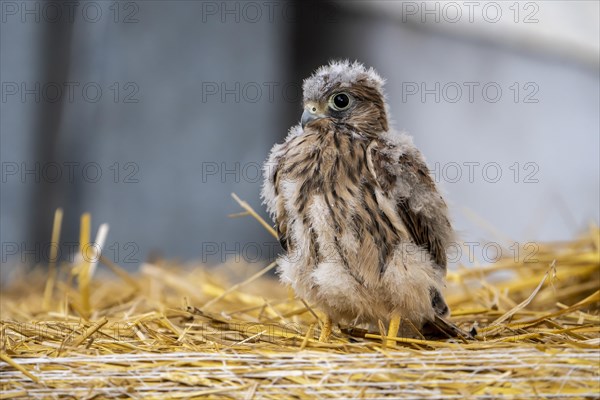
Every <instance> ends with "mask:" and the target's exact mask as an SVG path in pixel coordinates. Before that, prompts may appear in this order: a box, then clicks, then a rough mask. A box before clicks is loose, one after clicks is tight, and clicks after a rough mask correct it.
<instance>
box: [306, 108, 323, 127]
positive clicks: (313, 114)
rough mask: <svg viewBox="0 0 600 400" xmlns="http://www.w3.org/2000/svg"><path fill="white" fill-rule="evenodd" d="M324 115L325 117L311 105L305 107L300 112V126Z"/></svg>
mask: <svg viewBox="0 0 600 400" xmlns="http://www.w3.org/2000/svg"><path fill="white" fill-rule="evenodd" d="M313 110H314V111H313ZM325 117H326V115H323V114H319V113H318V112H317V110H316V109H315V108H314V107H312V108H311V107H306V108H305V109H304V112H303V113H302V120H301V123H302V128H304V126H305V125H306V124H308V123H309V122H311V121H315V120H317V119H320V118H325Z"/></svg>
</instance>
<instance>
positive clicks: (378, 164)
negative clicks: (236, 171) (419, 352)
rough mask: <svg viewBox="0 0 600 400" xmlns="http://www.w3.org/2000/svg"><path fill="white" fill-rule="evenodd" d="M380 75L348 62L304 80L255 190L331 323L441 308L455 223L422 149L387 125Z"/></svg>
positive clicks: (291, 272) (420, 318) (288, 262)
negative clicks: (293, 115) (292, 122)
mask: <svg viewBox="0 0 600 400" xmlns="http://www.w3.org/2000/svg"><path fill="white" fill-rule="evenodd" d="M382 85H383V80H382V79H381V78H380V77H379V76H378V75H377V74H376V73H375V72H374V71H373V70H372V69H366V68H365V67H364V66H363V65H362V64H359V63H349V62H347V61H342V62H332V63H330V64H329V65H327V66H324V67H321V68H320V69H319V70H317V72H315V74H314V75H313V76H311V77H310V78H308V79H307V80H305V82H304V105H305V112H304V114H303V118H302V124H301V125H297V126H295V127H293V128H292V129H291V130H290V133H289V135H288V137H287V138H286V140H285V142H284V143H283V144H280V145H275V146H274V147H273V149H272V151H271V155H270V157H269V160H268V161H267V163H266V164H265V173H266V177H265V184H264V187H263V192H262V195H263V198H264V200H265V203H266V204H267V209H268V211H269V212H270V213H271V215H272V216H273V217H274V219H275V226H276V229H277V232H278V234H279V237H280V241H281V244H282V246H283V247H284V249H286V250H287V254H286V255H284V256H282V257H281V258H280V259H279V260H278V262H279V274H280V275H281V278H282V280H283V281H284V282H286V283H289V284H291V285H292V287H293V288H294V290H295V291H296V293H297V295H298V296H300V297H302V298H304V299H305V300H307V301H309V302H311V303H312V304H315V305H316V306H318V307H320V308H321V309H322V310H323V311H324V312H325V313H326V314H327V315H328V316H329V317H330V318H331V319H333V321H336V322H347V323H371V324H376V323H377V321H378V320H382V321H384V322H389V320H390V317H391V316H392V315H393V314H399V315H400V316H402V317H403V318H405V319H408V320H409V321H410V322H411V323H412V324H413V325H415V326H417V327H421V326H422V325H423V324H424V323H425V322H427V321H433V320H434V319H435V318H436V316H438V317H443V316H446V315H447V314H448V307H447V306H446V303H445V302H444V299H443V297H442V294H441V293H442V292H441V291H442V287H443V285H444V277H445V274H446V253H445V252H446V249H447V247H448V245H449V242H450V240H451V238H452V228H451V226H450V223H449V222H448V217H447V213H448V211H447V207H446V204H445V203H444V200H443V199H442V197H441V196H440V195H439V193H438V191H437V189H436V187H435V184H434V182H433V180H432V179H431V177H430V175H429V172H428V169H427V166H426V164H425V162H424V159H423V157H422V156H421V154H420V152H419V151H418V150H417V149H416V148H415V147H414V146H413V144H412V140H411V138H410V137H408V136H406V135H404V134H398V133H396V132H394V131H393V130H390V129H389V122H388V115H387V114H388V113H387V106H386V103H385V98H384V95H383V91H382Z"/></svg>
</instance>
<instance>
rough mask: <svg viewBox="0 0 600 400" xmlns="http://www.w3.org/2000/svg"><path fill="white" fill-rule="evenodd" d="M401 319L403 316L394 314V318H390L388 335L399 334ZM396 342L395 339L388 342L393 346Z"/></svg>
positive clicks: (389, 345) (388, 344)
mask: <svg viewBox="0 0 600 400" xmlns="http://www.w3.org/2000/svg"><path fill="white" fill-rule="evenodd" d="M400 319H401V318H400V316H399V315H392V318H391V319H390V326H389V328H388V334H387V335H388V337H397V336H398V331H399V330H400ZM395 344H396V341H395V340H388V341H387V342H386V346H387V347H393V346H394V345H395Z"/></svg>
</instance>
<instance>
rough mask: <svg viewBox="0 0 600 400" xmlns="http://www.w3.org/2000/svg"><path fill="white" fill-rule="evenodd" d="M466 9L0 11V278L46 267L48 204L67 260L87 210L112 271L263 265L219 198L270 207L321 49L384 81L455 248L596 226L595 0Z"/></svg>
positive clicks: (250, 235)
mask: <svg viewBox="0 0 600 400" xmlns="http://www.w3.org/2000/svg"><path fill="white" fill-rule="evenodd" d="M476 3H477V4H478V6H477V8H475V9H470V8H468V7H471V6H467V5H466V3H465V2H428V3H427V5H426V6H425V7H423V4H424V3H422V2H361V1H358V2H339V3H332V2H329V3H325V2H316V3H313V2H238V1H231V2H212V1H198V2H193V1H175V2H170V1H152V2H144V1H134V2H118V3H117V2H98V1H96V2H94V1H81V2H76V3H64V2H61V3H59V2H52V1H50V2H36V1H31V2H8V1H5V2H2V21H1V28H0V45H1V50H0V56H1V59H0V65H1V77H0V80H1V82H2V101H1V103H0V106H1V111H0V130H1V150H0V156H1V161H2V189H1V193H0V202H1V211H0V221H1V224H0V225H1V226H0V235H1V241H2V246H3V247H2V271H3V274H5V273H6V272H7V271H8V268H9V266H11V265H16V264H19V263H21V262H24V263H26V264H33V263H36V262H41V263H45V262H46V261H47V260H46V259H47V248H48V242H49V237H50V230H51V223H52V215H53V212H54V209H55V208H56V207H63V208H64V209H65V221H64V227H63V243H64V244H63V245H61V251H62V253H63V254H62V255H63V258H68V253H69V251H70V249H72V246H70V245H69V243H74V242H76V241H77V231H78V218H79V215H80V214H81V213H82V212H84V211H90V212H91V213H92V218H93V223H94V228H97V226H98V224H99V223H102V222H106V223H109V224H110V233H109V239H108V245H107V248H106V255H107V256H108V257H109V258H111V259H113V260H114V261H116V262H118V263H119V264H121V265H124V266H128V267H135V266H137V265H138V264H139V263H140V262H141V261H143V260H145V259H147V258H148V257H149V256H150V255H151V253H153V252H158V253H160V254H161V255H163V256H166V257H170V258H180V259H182V260H192V259H195V260H201V261H206V262H210V263H216V262H221V261H224V260H225V259H227V258H236V257H237V258H244V259H246V260H249V261H254V260H258V259H270V258H272V257H273V256H274V255H275V253H276V252H278V251H279V248H278V247H277V242H276V241H274V240H273V239H272V238H270V237H269V236H268V234H266V233H265V232H264V229H262V228H261V227H260V226H259V225H258V224H257V223H256V222H255V221H253V220H251V219H247V218H243V219H237V218H236V219H231V218H228V217H227V215H228V214H230V213H235V212H238V211H240V208H239V207H238V206H237V204H236V203H235V202H234V201H233V200H232V199H231V197H230V193H231V192H236V193H237V194H238V195H239V196H240V197H242V198H243V199H245V200H247V201H248V202H249V203H250V204H251V205H252V206H253V207H255V209H257V210H260V211H261V213H262V215H265V213H264V212H263V211H262V206H261V204H260V200H259V198H258V194H259V189H260V184H261V181H262V178H261V177H260V176H259V175H258V167H259V166H260V164H261V163H262V162H263V161H264V159H265V158H266V156H267V154H268V151H269V149H270V147H271V146H272V145H273V143H275V142H278V141H281V140H282V139H283V138H284V137H285V134H286V131H287V129H288V128H289V127H290V126H291V125H292V124H294V123H296V122H297V121H298V120H299V117H300V113H301V105H300V100H301V93H300V86H301V82H302V79H303V78H305V77H306V76H308V75H309V74H310V73H311V72H312V71H313V70H314V69H315V68H316V67H317V66H319V65H321V64H324V63H326V62H327V61H328V60H329V59H332V58H350V59H358V60H361V61H363V62H365V63H366V64H369V65H372V66H374V67H375V68H376V69H377V70H378V71H379V72H380V73H381V74H382V75H383V76H384V77H386V78H387V94H388V99H389V103H390V107H391V112H392V117H393V119H394V121H395V127H396V128H397V129H400V130H407V131H408V132H409V133H411V134H412V135H413V136H414V137H415V141H416V143H417V145H418V146H419V147H420V148H421V150H422V151H423V153H424V154H425V156H426V158H427V160H428V162H429V164H430V167H431V168H432V170H433V173H434V175H435V178H436V180H437V181H438V183H439V184H440V186H441V187H442V188H443V190H444V191H445V192H446V196H447V198H448V200H449V203H450V205H451V208H452V213H453V217H454V221H455V225H456V226H457V228H458V229H459V231H460V234H461V239H462V240H463V241H477V242H479V243H481V244H483V243H484V241H486V240H496V241H499V242H502V244H507V243H510V242H511V241H519V242H523V243H524V242H526V241H528V240H557V239H566V238H570V237H572V236H573V235H574V234H576V233H577V232H579V231H581V230H582V229H585V227H586V226H587V224H588V223H590V222H594V221H595V222H596V223H597V222H598V219H599V211H598V204H599V164H598V163H599V159H600V157H599V154H598V152H599V150H598V149H599V147H600V145H599V131H600V126H599V114H598V110H599V106H600V104H599V90H600V86H599V72H598V70H599V61H598V41H599V39H598V38H599V32H598V29H599V22H598V4H597V3H595V2H594V3H593V2H567V1H555V2H551V4H550V3H549V2H521V3H518V6H516V7H515V6H514V4H513V2H510V4H509V3H503V2H481V3H478V2H476ZM454 4H456V6H455V5H454ZM528 4H533V5H534V6H533V7H532V6H531V5H528ZM590 4H591V5H590ZM511 5H513V9H510V6H511ZM452 7H455V9H456V10H458V11H459V12H460V18H458V15H459V14H456V12H455V11H456V10H455V9H453V8H452ZM498 7H499V9H500V14H498V13H497V10H498ZM484 10H485V11H484ZM566 10H568V11H566ZM495 11H496V13H494V12H495ZM453 12H454V13H453ZM469 12H472V17H473V18H472V21H471V20H469V18H470V14H469ZM484 12H485V13H484ZM457 18H458V19H457ZM265 217H266V215H265ZM238 254H240V255H238ZM482 256H483V254H482V253H481V250H480V249H478V250H477V251H476V252H475V258H476V259H479V260H480V259H481V258H482ZM484 258H485V257H484ZM461 261H465V260H463V259H461Z"/></svg>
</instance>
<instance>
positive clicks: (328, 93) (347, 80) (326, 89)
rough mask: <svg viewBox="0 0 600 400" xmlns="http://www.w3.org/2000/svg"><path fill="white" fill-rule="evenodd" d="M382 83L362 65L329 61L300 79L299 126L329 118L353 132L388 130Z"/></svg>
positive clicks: (366, 133) (380, 79) (369, 132)
mask: <svg viewBox="0 0 600 400" xmlns="http://www.w3.org/2000/svg"><path fill="white" fill-rule="evenodd" d="M383 84H384V80H383V79H382V78H381V77H380V76H379V75H378V74H377V72H375V70H373V68H368V69H367V68H366V67H365V66H364V65H363V64H361V63H359V62H358V61H355V62H353V63H351V62H349V61H348V60H344V61H332V62H330V63H329V65H324V66H322V67H320V68H319V69H318V70H317V71H316V72H315V73H314V74H313V75H312V76H311V77H310V78H307V79H305V80H304V84H303V91H304V112H303V114H302V127H305V126H307V125H309V124H310V123H312V122H314V121H318V120H321V119H324V118H326V119H329V120H330V121H331V122H333V123H334V124H343V125H346V126H349V127H351V129H353V130H355V131H357V133H359V134H362V135H366V136H375V135H377V134H379V133H381V132H385V131H387V130H388V119H387V112H386V103H385V97H384V94H383Z"/></svg>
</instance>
